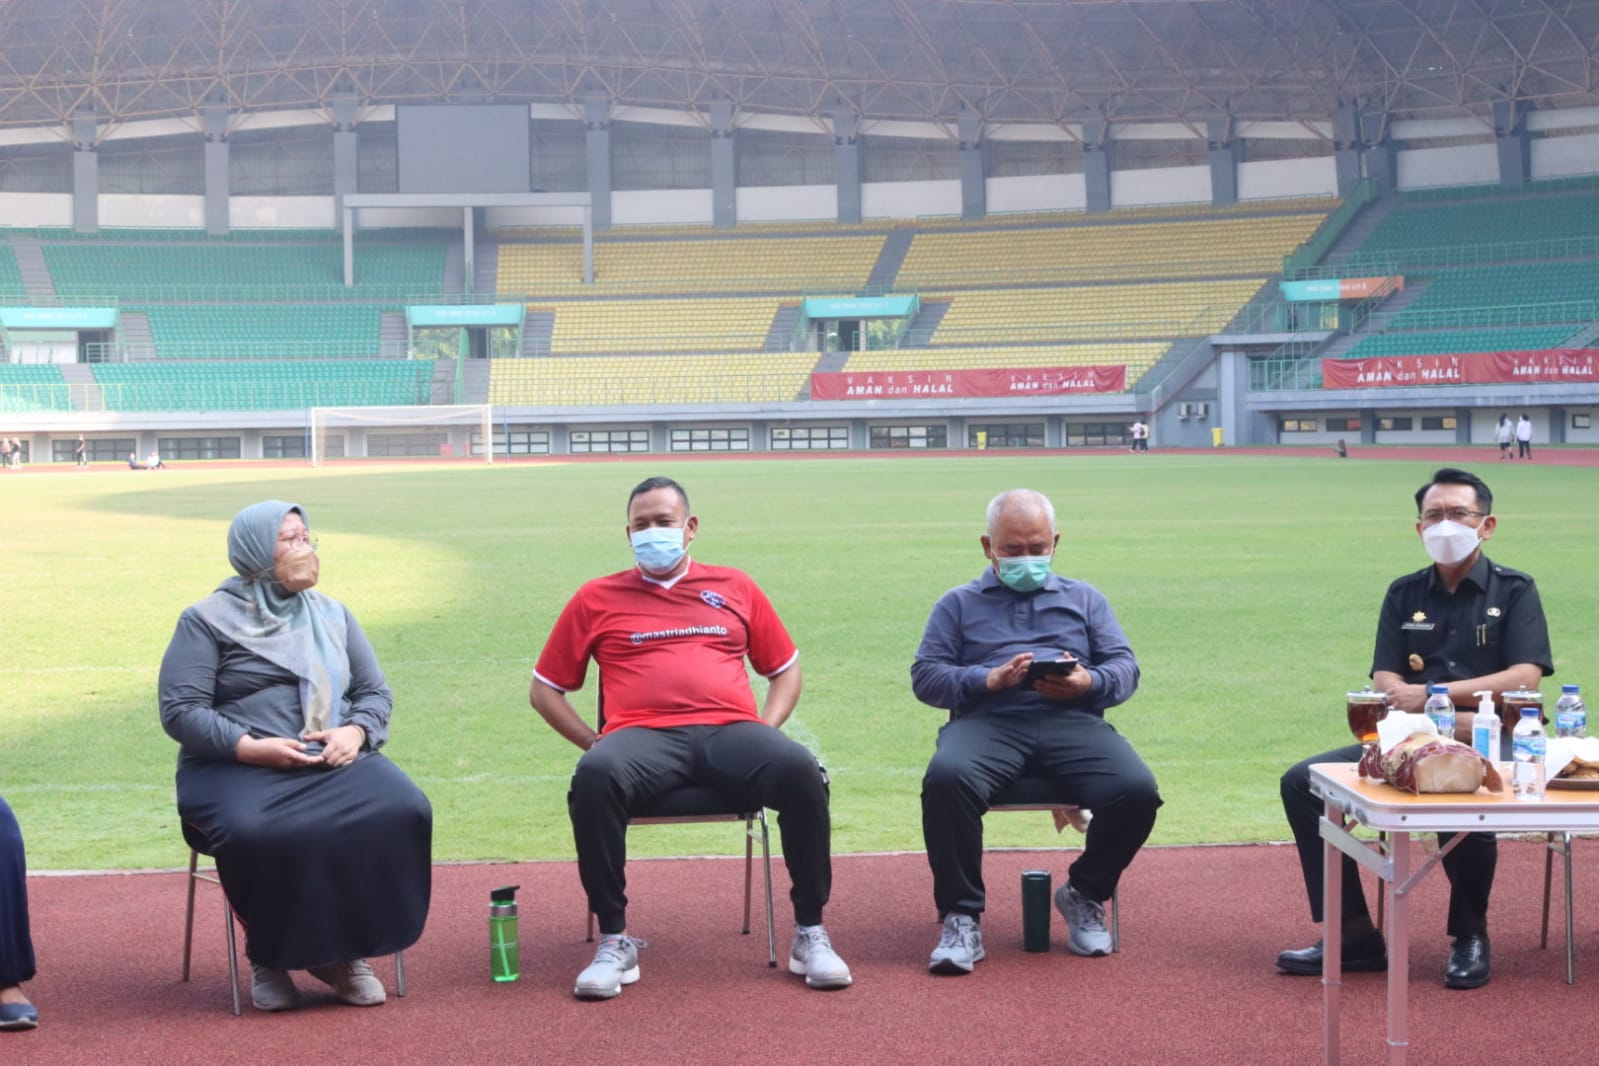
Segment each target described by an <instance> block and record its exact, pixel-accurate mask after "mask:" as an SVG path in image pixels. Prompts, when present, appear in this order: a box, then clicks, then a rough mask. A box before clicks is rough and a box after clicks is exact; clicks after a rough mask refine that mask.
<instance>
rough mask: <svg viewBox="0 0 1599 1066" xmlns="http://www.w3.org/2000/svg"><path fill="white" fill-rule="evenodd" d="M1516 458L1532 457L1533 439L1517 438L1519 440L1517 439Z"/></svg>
mask: <svg viewBox="0 0 1599 1066" xmlns="http://www.w3.org/2000/svg"><path fill="white" fill-rule="evenodd" d="M1516 458H1518V459H1531V458H1532V441H1530V440H1520V439H1517V441H1516Z"/></svg>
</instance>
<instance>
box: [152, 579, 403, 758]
mask: <svg viewBox="0 0 1599 1066" xmlns="http://www.w3.org/2000/svg"><path fill="white" fill-rule="evenodd" d="M341 607H342V604H341ZM344 616H345V620H346V622H347V625H348V629H347V631H346V634H345V641H346V647H347V650H348V653H349V656H350V684H349V687H348V688H346V689H345V691H344V696H343V699H341V700H340V704H339V709H340V713H339V714H338V715H337V716H336V717H335V721H337V722H338V723H339V724H340V725H358V726H360V727H361V728H362V729H364V730H365V731H366V747H367V748H368V749H370V750H372V751H376V750H377V749H378V748H381V747H382V746H383V744H384V743H385V742H386V741H387V740H388V736H389V713H390V711H391V710H392V709H393V706H394V699H393V695H392V694H391V693H390V692H389V687H388V685H387V684H385V683H384V680H383V670H382V669H381V668H380V667H379V666H378V660H377V655H376V654H375V653H374V652H373V651H372V645H371V643H370V642H369V641H368V640H367V639H366V634H365V633H363V632H362V631H361V627H360V626H359V625H358V624H357V623H356V621H355V616H354V615H352V614H351V613H350V611H349V609H348V608H344ZM159 694H160V704H161V726H162V728H163V729H165V730H166V731H167V734H168V735H169V736H170V737H172V739H174V740H176V741H177V742H178V743H179V744H181V745H182V746H183V754H184V755H185V756H187V757H191V758H200V759H223V760H229V761H231V760H233V759H234V758H235V755H234V750H235V749H236V748H237V746H238V743H239V738H240V737H242V736H244V735H245V734H246V733H249V734H251V735H252V736H256V737H298V736H299V735H300V733H301V732H302V731H303V730H304V728H305V718H304V712H303V711H302V710H301V707H300V679H299V678H298V677H296V676H295V675H294V674H292V673H290V672H289V671H287V670H285V669H283V668H282V667H281V666H278V665H276V664H274V663H271V662H268V661H267V660H265V659H263V658H261V657H260V656H257V655H254V654H252V653H251V652H250V651H249V649H247V648H245V647H243V646H242V645H239V644H236V643H234V642H232V641H230V640H228V639H227V638H225V637H224V636H222V634H221V633H219V632H218V631H217V630H216V629H215V628H213V627H212V626H211V625H210V623H208V622H206V621H205V620H204V619H203V618H201V617H200V614H199V612H198V611H197V610H195V608H193V607H190V608H188V609H187V610H185V611H184V612H183V613H182V614H181V615H179V616H178V626H177V629H176V631H175V632H174V633H173V634H172V642H171V643H170V644H168V645H167V652H166V655H164V656H163V657H162V659H161V675H160V681H159Z"/></svg>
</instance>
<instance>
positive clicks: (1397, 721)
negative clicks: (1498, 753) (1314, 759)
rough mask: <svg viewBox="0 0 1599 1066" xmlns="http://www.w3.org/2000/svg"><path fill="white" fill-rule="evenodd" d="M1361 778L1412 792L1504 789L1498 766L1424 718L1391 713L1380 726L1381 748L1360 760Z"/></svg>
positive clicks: (1369, 749)
mask: <svg viewBox="0 0 1599 1066" xmlns="http://www.w3.org/2000/svg"><path fill="white" fill-rule="evenodd" d="M1360 776H1361V777H1366V778H1370V779H1372V780H1374V781H1386V782H1387V783H1388V784H1390V785H1392V786H1394V787H1395V788H1401V789H1404V790H1405V791H1406V792H1415V793H1418V794H1419V793H1422V792H1475V791H1477V790H1478V789H1479V788H1481V787H1483V786H1484V785H1486V786H1488V788H1489V789H1490V790H1492V791H1495V792H1497V791H1499V790H1500V789H1502V788H1503V787H1504V781H1503V779H1502V778H1501V777H1500V776H1499V771H1498V769H1497V768H1495V766H1494V764H1493V763H1491V762H1489V761H1488V760H1487V759H1484V758H1483V757H1482V756H1481V755H1479V754H1477V753H1476V752H1475V751H1473V750H1472V749H1471V747H1470V746H1468V745H1466V744H1462V743H1460V741H1458V740H1455V739H1453V738H1451V737H1442V736H1439V735H1438V727H1437V726H1436V725H1434V724H1433V722H1432V719H1430V718H1428V717H1427V716H1426V715H1424V714H1403V713H1400V712H1398V711H1394V712H1391V713H1390V714H1389V715H1388V716H1387V717H1386V718H1384V719H1383V720H1382V721H1380V722H1378V723H1377V743H1375V744H1372V745H1369V746H1368V747H1367V748H1366V751H1365V754H1364V755H1362V756H1361V758H1360Z"/></svg>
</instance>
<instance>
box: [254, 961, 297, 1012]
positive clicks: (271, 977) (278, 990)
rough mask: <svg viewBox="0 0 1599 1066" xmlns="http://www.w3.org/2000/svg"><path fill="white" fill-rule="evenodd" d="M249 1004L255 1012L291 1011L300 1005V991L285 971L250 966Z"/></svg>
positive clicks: (258, 965) (255, 965) (257, 965)
mask: <svg viewBox="0 0 1599 1066" xmlns="http://www.w3.org/2000/svg"><path fill="white" fill-rule="evenodd" d="M250 1004H251V1006H253V1007H255V1009H256V1010H266V1011H279V1010H293V1009H294V1008H295V1007H298V1006H299V1005H300V990H299V989H297V988H295V987H294V978H292V977H290V976H289V975H288V972H287V971H285V970H274V969H273V968H272V967H270V966H262V965H260V964H259V963H254V962H252V963H251V964H250Z"/></svg>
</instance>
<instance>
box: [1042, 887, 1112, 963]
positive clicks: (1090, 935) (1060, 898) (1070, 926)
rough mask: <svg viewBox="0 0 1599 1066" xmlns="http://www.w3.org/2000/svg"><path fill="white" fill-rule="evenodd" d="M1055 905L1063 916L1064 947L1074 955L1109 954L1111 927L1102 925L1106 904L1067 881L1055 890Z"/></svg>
mask: <svg viewBox="0 0 1599 1066" xmlns="http://www.w3.org/2000/svg"><path fill="white" fill-rule="evenodd" d="M1055 909H1056V910H1058V911H1060V916H1061V917H1062V918H1065V919H1066V948H1067V950H1068V951H1070V952H1071V953H1072V954H1073V955H1088V956H1096V955H1109V954H1110V950H1111V940H1110V930H1108V929H1106V928H1105V905H1104V904H1103V903H1096V902H1094V901H1093V900H1091V899H1089V898H1088V897H1087V896H1085V895H1083V894H1082V893H1081V892H1078V891H1077V889H1075V888H1073V887H1072V884H1071V882H1070V881H1068V882H1066V883H1065V884H1064V885H1061V886H1060V888H1058V889H1056V890H1055Z"/></svg>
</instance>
